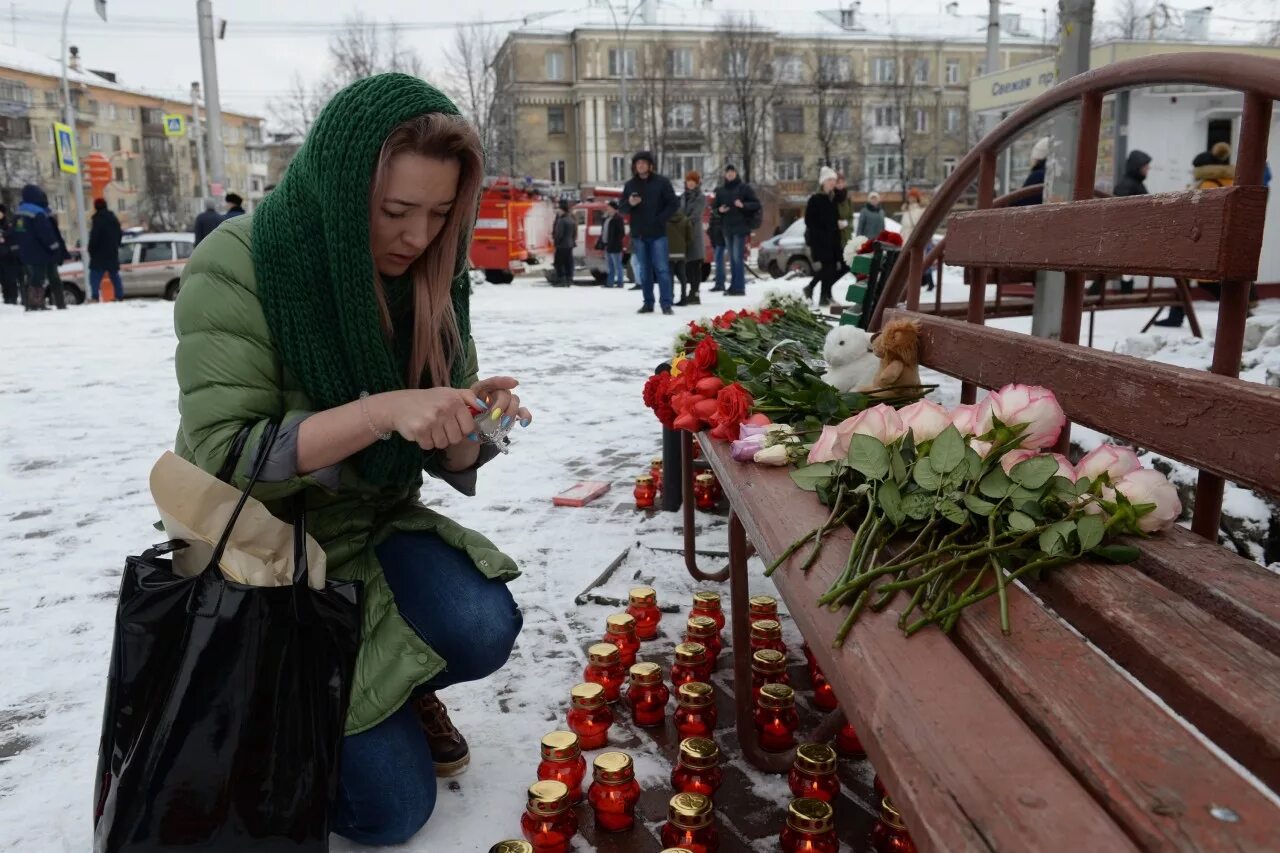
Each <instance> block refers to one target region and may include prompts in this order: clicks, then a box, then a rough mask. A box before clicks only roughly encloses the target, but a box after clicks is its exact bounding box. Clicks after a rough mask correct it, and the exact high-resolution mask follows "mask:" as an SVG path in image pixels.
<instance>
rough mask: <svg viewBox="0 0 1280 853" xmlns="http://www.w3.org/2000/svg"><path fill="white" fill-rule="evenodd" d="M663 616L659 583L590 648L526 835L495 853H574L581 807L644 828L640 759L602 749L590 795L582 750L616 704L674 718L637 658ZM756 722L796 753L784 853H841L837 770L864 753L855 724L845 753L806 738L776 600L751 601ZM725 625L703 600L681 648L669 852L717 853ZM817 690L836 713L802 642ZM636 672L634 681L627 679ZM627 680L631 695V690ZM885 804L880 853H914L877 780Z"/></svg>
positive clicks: (654, 676) (550, 744)
mask: <svg viewBox="0 0 1280 853" xmlns="http://www.w3.org/2000/svg"><path fill="white" fill-rule="evenodd" d="M661 618H662V613H661V611H660V610H659V609H658V605H657V594H656V593H655V592H654V590H653V589H652V588H650V587H638V588H636V589H633V590H632V591H631V593H630V596H629V606H628V608H627V612H626V613H617V614H614V615H612V616H610V617H608V619H607V620H606V628H605V636H604V641H603V642H600V643H596V644H595V645H592V646H591V647H590V648H589V649H588V652H587V654H588V663H587V666H586V669H585V670H584V672H583V679H584V680H583V683H581V684H578V685H577V686H575V687H574V688H573V689H572V690H571V691H570V708H569V711H568V713H567V723H568V728H569V731H555V732H551V733H550V734H548V735H546V736H545V737H544V738H543V739H542V743H541V758H542V760H541V762H540V763H539V765H538V771H537V775H538V780H539V781H537V782H535V783H534V784H533V785H531V786H530V787H529V791H528V801H527V806H526V810H525V814H524V815H523V816H522V818H521V830H522V832H523V834H524V837H525V839H526V840H524V841H519V840H511V841H503V842H500V843H499V844H497V845H495V846H494V847H493V848H492V849H491V851H490V853H568V850H569V845H570V841H571V839H572V838H573V836H574V835H575V834H577V831H578V815H577V813H576V812H575V811H574V809H573V807H574V806H575V805H576V804H578V803H580V802H582V800H583V799H586V800H587V801H588V802H589V803H590V804H591V807H592V810H593V812H594V815H595V826H596V828H597V829H598V830H601V831H604V832H625V831H627V830H629V829H631V828H632V827H633V826H634V825H635V809H636V805H637V803H638V802H639V799H640V785H639V783H638V782H637V781H636V778H635V767H634V762H633V761H632V758H631V756H630V755H628V754H627V753H625V752H621V751H611V752H603V753H601V754H600V755H598V756H597V757H596V758H595V760H594V761H593V762H592V765H593V766H592V771H593V772H592V782H591V784H590V786H589V788H588V789H587V791H586V792H585V794H584V792H583V783H584V781H585V779H586V773H587V763H586V759H585V758H584V757H583V755H582V752H583V750H594V749H601V748H603V747H605V746H606V745H607V742H608V732H609V728H610V727H611V726H612V725H613V723H614V721H615V715H614V711H613V709H612V708H611V707H610V706H611V705H612V704H613V703H616V702H619V701H622V700H625V702H626V705H627V706H628V707H629V708H630V712H631V719H632V721H633V722H634V724H635V725H637V726H639V727H642V728H651V727H654V726H661V725H663V724H664V723H665V722H666V707H667V703H668V700H669V699H670V698H671V689H669V688H668V687H667V685H666V683H665V681H664V679H663V673H662V667H661V666H659V665H658V664H656V663H650V662H637V660H636V658H637V656H638V653H639V649H640V642H641V641H642V640H650V639H654V638H656V637H657V635H658V623H659V621H660V620H661ZM750 620H751V632H750V633H751V652H752V694H753V698H754V702H755V712H754V715H753V720H754V722H755V727H756V732H757V735H758V738H759V743H760V746H761V748H762V749H764V750H767V751H771V752H786V751H788V750H791V749H795V751H796V757H795V761H794V764H793V766H792V768H791V771H790V774H789V775H788V785H789V787H790V789H791V793H792V794H793V795H794V797H795V799H793V800H792V801H791V803H790V805H789V807H788V812H787V821H786V824H785V825H784V826H783V828H782V832H781V835H780V844H781V849H782V851H783V853H838V850H839V846H840V845H839V841H838V840H837V838H836V835H835V828H834V812H833V808H832V807H833V804H834V803H835V801H836V799H837V797H838V796H839V793H840V780H839V777H838V776H837V775H836V768H837V750H838V751H839V753H841V754H845V755H849V756H852V757H863V756H865V754H866V753H865V752H864V751H863V749H862V744H861V742H860V741H859V740H858V736H857V733H856V732H855V731H854V729H853V727H852V726H850V725H849V724H848V723H846V724H845V725H844V727H843V728H842V729H841V731H840V733H839V735H838V736H837V738H836V748H835V749H833V748H832V747H831V746H829V745H827V744H822V743H803V744H797V742H796V737H795V733H796V729H797V728H798V727H799V724H800V720H799V716H798V714H797V713H796V708H795V693H794V691H793V690H792V688H791V686H790V685H789V680H790V679H789V675H788V674H787V658H786V646H785V644H784V643H783V640H782V627H781V624H780V623H779V621H778V609H777V601H776V600H774V599H773V598H772V597H770V596H756V597H754V598H752V599H751V601H750ZM724 623H725V619H724V614H723V612H722V611H721V608H720V596H719V595H718V594H716V593H714V592H697V593H695V594H694V602H693V612H692V613H691V615H690V616H689V619H688V623H687V625H686V632H685V637H684V642H683V643H681V644H680V645H678V646H677V647H676V650H675V660H674V662H673V664H672V666H671V684H672V687H673V688H674V689H675V694H676V711H675V713H674V715H673V722H674V724H675V727H676V730H677V732H678V733H679V735H680V737H681V742H680V750H679V757H678V759H677V763H676V766H675V768H674V769H673V770H672V773H671V787H672V789H673V791H675V795H674V796H673V797H672V798H671V800H670V802H669V804H668V815H667V822H666V823H665V824H664V826H663V827H662V830H661V838H662V844H663V846H664V847H665V848H666V850H664V853H678V851H685V853H715V851H717V850H718V848H719V830H718V829H717V827H716V825H715V821H714V817H713V813H712V807H713V802H712V801H713V798H714V797H715V794H716V791H717V789H718V788H719V787H720V783H721V780H722V777H723V774H722V771H721V769H720V749H719V747H718V746H717V744H716V742H715V741H714V740H713V739H712V738H713V734H714V731H715V727H716V722H717V710H716V705H715V693H714V689H713V688H712V686H711V683H710V680H711V673H712V671H713V669H714V668H715V662H716V658H717V657H718V656H719V653H720V651H721V649H722V642H721V639H720V631H721V630H722V629H723V627H724ZM804 652H805V657H806V659H807V662H808V668H809V675H810V678H811V680H812V682H813V685H814V704H815V705H816V706H817V707H818V708H820V709H822V710H825V711H834V710H836V707H837V702H836V698H835V693H834V691H832V689H831V685H830V684H829V683H828V682H827V680H826V678H825V677H824V676H823V674H822V671H821V669H819V668H818V665H817V663H816V661H815V660H814V658H813V655H812V654H811V653H810V651H809V648H808V646H807V645H806V646H805V647H804ZM627 673H629V678H627V677H626V674H627ZM624 681H625V682H626V689H625V691H624V689H623V687H624ZM875 788H876V793H877V795H878V796H879V797H880V798H881V800H882V809H881V818H880V820H879V821H878V822H877V823H876V825H875V827H874V829H873V832H872V845H873V848H874V849H875V850H876V851H877V853H888V851H893V853H914V851H915V846H914V844H913V843H912V841H911V838H910V836H909V835H908V833H907V831H906V828H905V826H904V825H903V823H902V819H901V816H900V815H899V814H898V812H897V811H896V810H895V809H894V807H893V804H892V802H891V801H890V800H889V798H888V796H887V795H886V793H885V791H884V789H883V787H882V786H881V784H880V779H879V777H878V776H877V777H876V779H875Z"/></svg>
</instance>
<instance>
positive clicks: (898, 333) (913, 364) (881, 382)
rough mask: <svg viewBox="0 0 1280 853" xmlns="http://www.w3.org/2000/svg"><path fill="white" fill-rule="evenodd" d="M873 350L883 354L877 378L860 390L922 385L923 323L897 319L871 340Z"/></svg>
mask: <svg viewBox="0 0 1280 853" xmlns="http://www.w3.org/2000/svg"><path fill="white" fill-rule="evenodd" d="M871 351H872V352H874V353H875V354H876V355H878V356H880V369H879V370H877V371H876V375H875V378H874V379H872V380H871V381H870V382H869V383H867V384H866V385H864V386H862V387H861V388H859V389H858V390H859V391H877V390H880V389H882V388H891V387H894V386H912V385H919V384H920V356H919V351H920V324H919V322H917V321H915V320H894V321H892V322H890V323H886V324H885V327H884V328H883V329H881V330H880V334H878V335H876V337H875V340H873V341H872V342H871Z"/></svg>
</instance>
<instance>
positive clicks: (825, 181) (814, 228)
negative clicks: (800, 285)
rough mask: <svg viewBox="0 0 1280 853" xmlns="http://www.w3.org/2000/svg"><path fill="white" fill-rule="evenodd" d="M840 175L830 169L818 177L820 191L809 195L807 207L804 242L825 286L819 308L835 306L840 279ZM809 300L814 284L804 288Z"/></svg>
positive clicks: (820, 297) (827, 167)
mask: <svg viewBox="0 0 1280 853" xmlns="http://www.w3.org/2000/svg"><path fill="white" fill-rule="evenodd" d="M836 180H837V176H836V173H835V170H834V169H832V168H831V167H830V166H823V167H822V171H821V172H819V174H818V192H816V193H814V194H813V195H811V196H809V203H808V204H806V205H805V208H804V239H805V242H806V243H808V244H809V257H810V258H812V259H813V261H814V262H815V263H817V264H818V265H819V267H818V281H820V282H821V283H822V293H821V295H820V296H819V297H818V304H819V305H830V304H831V288H832V287H833V286H834V285H835V283H836V281H837V280H838V279H839V278H840V272H841V270H840V260H841V257H840V256H841V252H840V210H839V208H838V206H837V205H836V200H835V192H836ZM804 295H805V297H806V298H811V297H812V296H813V282H810V283H809V285H808V286H807V287H805V289H804Z"/></svg>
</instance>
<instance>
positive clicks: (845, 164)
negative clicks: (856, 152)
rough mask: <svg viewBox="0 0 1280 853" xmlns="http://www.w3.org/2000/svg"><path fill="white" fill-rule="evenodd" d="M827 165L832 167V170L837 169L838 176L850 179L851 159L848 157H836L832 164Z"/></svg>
mask: <svg viewBox="0 0 1280 853" xmlns="http://www.w3.org/2000/svg"><path fill="white" fill-rule="evenodd" d="M827 165H828V166H830V167H831V168H833V169H835V170H836V174H837V175H841V176H843V177H846V178H847V177H849V175H850V174H851V172H850V169H849V158H848V157H836V158H835V159H833V160H832V161H831V162H830V163H828V164H827Z"/></svg>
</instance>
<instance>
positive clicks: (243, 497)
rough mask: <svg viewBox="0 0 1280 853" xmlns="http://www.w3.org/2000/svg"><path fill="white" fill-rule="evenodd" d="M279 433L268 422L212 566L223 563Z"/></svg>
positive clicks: (220, 539)
mask: <svg viewBox="0 0 1280 853" xmlns="http://www.w3.org/2000/svg"><path fill="white" fill-rule="evenodd" d="M279 432H280V424H279V423H277V422H275V421H268V422H267V426H266V429H264V430H263V431H262V441H261V442H260V443H259V448H260V449H259V451H258V459H257V461H255V462H254V463H253V470H252V472H251V473H250V474H249V483H248V485H247V486H245V488H244V491H242V492H241V493H240V500H239V501H237V502H236V508H235V509H234V510H232V511H231V517H230V518H229V519H227V526H226V527H224V528H223V530H222V536H221V537H220V538H219V539H218V544H217V545H216V546H214V549H213V557H212V558H211V559H210V561H209V565H210V566H217V565H218V564H219V563H221V562H222V552H223V551H225V550H226V549H227V542H228V541H230V539H231V530H232V528H234V527H235V526H236V520H237V519H239V518H240V511H241V510H243V509H244V505H245V504H246V503H248V502H249V495H250V493H251V492H253V487H254V486H256V485H257V484H258V478H259V477H261V476H262V469H263V468H264V467H266V464H267V457H268V456H270V455H271V447H272V445H274V444H275V443H276V435H278V434H279Z"/></svg>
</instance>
